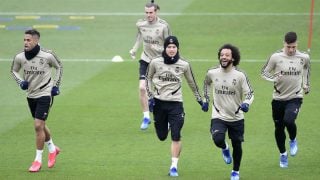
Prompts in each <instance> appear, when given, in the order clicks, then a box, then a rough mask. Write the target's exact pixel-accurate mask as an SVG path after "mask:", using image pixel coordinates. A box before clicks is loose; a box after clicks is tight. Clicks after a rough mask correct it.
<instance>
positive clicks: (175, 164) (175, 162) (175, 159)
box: [170, 157, 179, 169]
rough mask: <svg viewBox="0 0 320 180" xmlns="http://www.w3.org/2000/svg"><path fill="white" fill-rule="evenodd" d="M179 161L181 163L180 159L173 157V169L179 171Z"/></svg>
mask: <svg viewBox="0 0 320 180" xmlns="http://www.w3.org/2000/svg"><path fill="white" fill-rule="evenodd" d="M178 161H179V158H176V157H172V158H171V167H170V169H171V168H173V167H175V168H176V169H178Z"/></svg>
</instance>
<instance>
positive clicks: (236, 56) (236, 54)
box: [218, 44, 241, 66]
mask: <svg viewBox="0 0 320 180" xmlns="http://www.w3.org/2000/svg"><path fill="white" fill-rule="evenodd" d="M222 49H230V50H231V53H232V59H233V61H232V64H233V66H237V65H238V64H239V63H240V58H241V56H240V51H239V49H238V48H237V47H236V46H233V45H232V44H224V45H223V46H221V48H220V49H219V51H218V59H220V54H221V51H222Z"/></svg>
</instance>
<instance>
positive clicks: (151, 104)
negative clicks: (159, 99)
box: [148, 98, 155, 112]
mask: <svg viewBox="0 0 320 180" xmlns="http://www.w3.org/2000/svg"><path fill="white" fill-rule="evenodd" d="M148 103H149V111H150V112H153V107H154V105H155V102H154V99H153V98H150V99H149V101H148Z"/></svg>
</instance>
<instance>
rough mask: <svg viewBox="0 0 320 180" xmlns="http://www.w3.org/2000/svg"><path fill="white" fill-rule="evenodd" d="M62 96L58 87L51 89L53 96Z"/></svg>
mask: <svg viewBox="0 0 320 180" xmlns="http://www.w3.org/2000/svg"><path fill="white" fill-rule="evenodd" d="M59 94H60V90H59V87H58V86H53V87H52V89H51V96H57V95H59Z"/></svg>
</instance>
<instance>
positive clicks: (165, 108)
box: [147, 36, 202, 176]
mask: <svg viewBox="0 0 320 180" xmlns="http://www.w3.org/2000/svg"><path fill="white" fill-rule="evenodd" d="M183 77H185V78H186V80H187V83H188V85H189V86H190V88H191V90H192V91H193V94H194V96H195V98H196V100H197V101H198V103H199V104H200V105H202V98H201V96H200V94H199V90H198V86H197V83H196V81H195V78H194V76H193V73H192V70H191V66H190V64H189V63H188V62H187V61H186V60H184V59H183V58H181V57H180V55H179V41H178V39H177V38H176V37H175V36H169V37H167V38H166V39H165V42H164V50H163V52H162V56H159V57H158V58H155V59H153V60H152V61H151V62H150V65H149V67H148V70H147V91H148V95H149V97H150V99H149V109H150V110H153V116H154V125H155V129H156V133H157V136H158V138H159V140H160V141H164V140H166V138H167V136H168V133H169V130H170V131H171V140H172V143H171V156H172V158H171V162H172V164H171V167H170V170H169V176H178V171H177V169H178V160H179V156H180V152H181V129H182V127H183V124H184V117H185V113H184V109H183V98H182V79H183ZM168 125H169V127H168Z"/></svg>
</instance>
